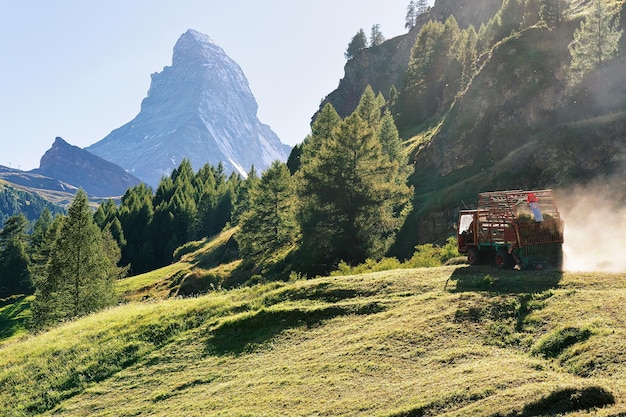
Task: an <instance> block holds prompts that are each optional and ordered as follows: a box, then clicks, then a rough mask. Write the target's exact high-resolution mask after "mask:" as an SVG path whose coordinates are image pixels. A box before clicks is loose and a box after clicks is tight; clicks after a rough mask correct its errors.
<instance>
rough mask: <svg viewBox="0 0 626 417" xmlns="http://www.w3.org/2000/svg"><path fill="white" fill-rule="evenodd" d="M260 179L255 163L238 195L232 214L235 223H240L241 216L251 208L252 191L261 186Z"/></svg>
mask: <svg viewBox="0 0 626 417" xmlns="http://www.w3.org/2000/svg"><path fill="white" fill-rule="evenodd" d="M260 181H261V179H260V178H259V176H258V175H257V173H256V169H255V168H254V165H252V167H251V168H250V171H249V172H248V175H247V176H246V179H245V180H244V181H243V184H242V186H241V189H240V190H239V193H238V195H237V201H236V202H235V205H234V209H233V213H232V215H231V221H232V223H233V224H238V223H239V220H240V219H241V216H242V215H243V214H244V213H245V212H247V211H248V210H250V206H251V199H252V193H253V192H254V190H255V189H256V188H257V187H258V186H259V182H260Z"/></svg>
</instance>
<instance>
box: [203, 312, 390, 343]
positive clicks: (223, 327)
mask: <svg viewBox="0 0 626 417" xmlns="http://www.w3.org/2000/svg"><path fill="white" fill-rule="evenodd" d="M384 310H385V307H384V306H383V305H381V304H380V303H378V302H371V303H365V304H350V305H342V306H337V305H333V306H329V307H320V308H314V309H310V308H290V309H278V308H272V309H260V310H258V311H255V312H251V313H247V314H242V315H240V316H238V317H235V318H231V319H226V320H225V321H223V322H221V323H220V324H219V325H218V326H217V327H216V328H214V329H213V330H212V331H211V334H210V335H209V338H208V340H207V347H206V353H207V354H211V355H239V354H243V353H248V352H252V351H254V350H255V349H256V348H257V347H259V346H260V345H262V344H263V343H265V342H267V341H269V340H271V339H272V338H273V337H275V336H276V335H277V334H279V333H281V332H283V331H285V330H287V329H290V328H296V327H307V328H311V327H314V326H317V325H319V324H321V323H322V322H324V321H326V320H330V319H332V318H335V317H340V316H347V315H351V314H357V315H368V314H375V313H379V312H381V311H384Z"/></svg>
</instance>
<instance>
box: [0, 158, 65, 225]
mask: <svg viewBox="0 0 626 417" xmlns="http://www.w3.org/2000/svg"><path fill="white" fill-rule="evenodd" d="M48 181H49V179H46V178H43V177H40V176H37V175H33V174H28V173H24V172H23V171H19V170H14V169H11V168H7V167H4V166H1V165H0V229H1V228H2V227H3V225H4V222H5V221H6V219H7V218H8V217H10V216H15V215H18V214H23V215H24V216H25V217H26V218H27V219H28V220H29V221H34V220H37V219H38V218H39V216H40V215H41V213H42V212H43V210H44V209H46V208H47V209H48V210H49V211H50V213H52V214H53V215H54V214H56V213H63V212H64V211H65V209H64V208H63V206H62V203H66V202H67V201H65V197H60V198H56V199H54V198H52V196H50V197H49V198H44V197H43V196H41V195H39V194H38V193H37V192H35V191H33V190H30V189H29V187H27V186H25V187H22V186H19V185H17V183H20V182H21V183H23V184H27V183H31V185H32V183H33V182H37V183H39V184H41V183H47V182H48ZM52 182H54V181H52ZM56 184H57V185H59V186H61V184H60V183H58V182H56ZM50 193H57V197H59V194H62V192H61V191H60V190H55V191H50ZM64 195H65V196H66V197H69V196H70V195H71V194H69V193H68V194H64ZM53 201H56V202H53Z"/></svg>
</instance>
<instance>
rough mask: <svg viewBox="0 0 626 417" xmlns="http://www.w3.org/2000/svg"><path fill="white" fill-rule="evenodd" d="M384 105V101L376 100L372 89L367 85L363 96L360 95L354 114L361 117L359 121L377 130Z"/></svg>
mask: <svg viewBox="0 0 626 417" xmlns="http://www.w3.org/2000/svg"><path fill="white" fill-rule="evenodd" d="M384 105H385V99H384V98H382V99H381V98H379V97H378V98H377V97H376V95H375V94H374V90H373V89H372V87H371V86H370V85H368V86H367V87H365V91H364V92H363V95H361V99H360V100H359V104H358V106H357V108H356V112H357V113H358V115H359V116H361V119H363V120H365V122H366V123H367V125H368V126H369V127H370V128H372V129H377V128H378V125H379V123H380V116H381V112H382V108H383V107H384Z"/></svg>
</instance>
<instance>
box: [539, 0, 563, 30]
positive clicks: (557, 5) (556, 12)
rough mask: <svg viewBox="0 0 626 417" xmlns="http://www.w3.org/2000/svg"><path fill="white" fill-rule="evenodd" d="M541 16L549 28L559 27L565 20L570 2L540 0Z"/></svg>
mask: <svg viewBox="0 0 626 417" xmlns="http://www.w3.org/2000/svg"><path fill="white" fill-rule="evenodd" d="M539 3H540V6H539V17H540V19H541V21H542V22H543V23H545V24H546V26H548V27H549V28H557V27H559V26H560V25H561V23H562V22H563V18H564V16H565V14H566V13H567V10H568V7H569V4H568V3H567V1H565V0H539Z"/></svg>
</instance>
